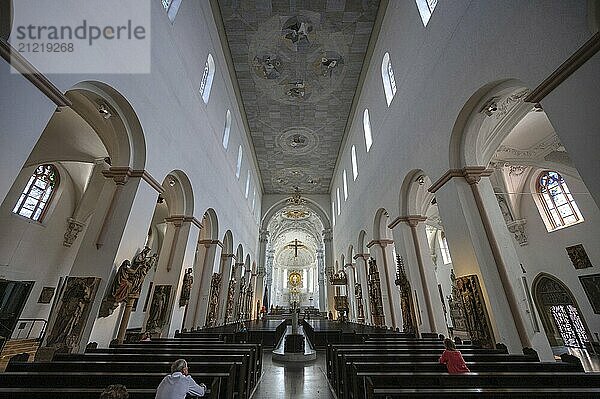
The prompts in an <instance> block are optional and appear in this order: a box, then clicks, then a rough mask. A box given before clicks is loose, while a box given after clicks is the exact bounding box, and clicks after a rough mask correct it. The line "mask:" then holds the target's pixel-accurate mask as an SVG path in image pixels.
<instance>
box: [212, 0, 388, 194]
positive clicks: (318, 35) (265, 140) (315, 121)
mask: <svg viewBox="0 0 600 399" xmlns="http://www.w3.org/2000/svg"><path fill="white" fill-rule="evenodd" d="M218 4H219V8H220V11H221V16H222V18H223V24H224V27H225V32H226V35H227V42H228V44H229V49H230V51H231V56H232V59H233V64H234V68H235V73H236V77H237V80H238V84H239V88H240V92H241V96H242V101H243V103H244V108H245V110H246V116H247V119H248V124H249V126H250V134H251V136H252V141H253V144H254V149H255V152H256V156H257V159H258V165H259V169H260V173H261V176H262V181H263V184H264V190H265V193H267V194H269V193H291V192H293V191H294V189H295V187H299V189H300V191H302V192H305V193H327V192H328V190H329V184H330V181H331V178H332V175H333V169H334V167H335V163H336V158H337V155H338V152H339V148H340V144H341V141H342V137H343V134H344V129H345V126H346V122H347V120H348V118H349V113H350V108H351V105H352V99H353V97H354V93H355V92H356V89H357V85H358V80H359V76H360V72H361V69H362V65H363V61H364V58H365V53H366V51H367V46H368V43H369V40H370V36H371V31H372V30H373V25H374V22H375V19H376V16H377V11H378V8H379V0H218Z"/></svg>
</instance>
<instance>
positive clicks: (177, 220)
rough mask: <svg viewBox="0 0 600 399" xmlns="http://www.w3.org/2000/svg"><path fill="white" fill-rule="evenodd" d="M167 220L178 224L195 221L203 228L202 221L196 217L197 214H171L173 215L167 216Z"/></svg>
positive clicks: (194, 222)
mask: <svg viewBox="0 0 600 399" xmlns="http://www.w3.org/2000/svg"><path fill="white" fill-rule="evenodd" d="M165 222H167V223H168V222H171V223H174V224H176V225H177V224H179V225H180V226H181V224H183V223H193V224H194V225H195V226H196V227H198V228H199V229H201V228H202V223H201V222H200V221H199V220H198V219H196V217H195V216H186V215H171V216H169V217H167V218H165Z"/></svg>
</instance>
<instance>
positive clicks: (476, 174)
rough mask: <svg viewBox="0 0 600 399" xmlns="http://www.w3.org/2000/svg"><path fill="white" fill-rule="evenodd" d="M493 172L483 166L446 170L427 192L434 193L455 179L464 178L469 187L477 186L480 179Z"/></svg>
mask: <svg viewBox="0 0 600 399" xmlns="http://www.w3.org/2000/svg"><path fill="white" fill-rule="evenodd" d="M493 172H494V170H493V169H488V168H486V167H485V166H465V167H464V168H462V169H448V170H447V171H446V173H444V174H443V175H442V177H440V178H439V179H438V180H437V181H436V182H435V183H433V184H432V185H431V186H430V187H429V188H428V189H427V191H429V192H430V193H435V192H436V191H437V190H439V189H440V188H442V187H443V186H444V184H446V183H448V182H449V181H450V180H451V179H453V178H455V177H462V178H464V179H465V180H466V181H467V183H469V184H470V185H473V184H477V183H479V181H480V180H481V178H482V177H488V176H490V175H491V174H492V173H493Z"/></svg>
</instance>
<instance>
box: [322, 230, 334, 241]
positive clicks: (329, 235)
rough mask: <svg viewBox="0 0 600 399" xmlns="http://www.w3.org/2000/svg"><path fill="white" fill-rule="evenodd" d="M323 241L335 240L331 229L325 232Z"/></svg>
mask: <svg viewBox="0 0 600 399" xmlns="http://www.w3.org/2000/svg"><path fill="white" fill-rule="evenodd" d="M322 234H323V241H332V240H333V231H332V230H331V229H325V230H323V233H322Z"/></svg>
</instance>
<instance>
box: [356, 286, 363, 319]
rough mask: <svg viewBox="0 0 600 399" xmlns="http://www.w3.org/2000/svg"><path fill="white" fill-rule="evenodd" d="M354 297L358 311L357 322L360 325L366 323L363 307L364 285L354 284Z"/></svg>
mask: <svg viewBox="0 0 600 399" xmlns="http://www.w3.org/2000/svg"><path fill="white" fill-rule="evenodd" d="M354 297H355V298H356V309H357V315H356V320H357V321H358V322H359V323H364V322H365V309H364V307H363V296H362V285H360V283H355V284H354Z"/></svg>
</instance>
